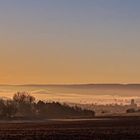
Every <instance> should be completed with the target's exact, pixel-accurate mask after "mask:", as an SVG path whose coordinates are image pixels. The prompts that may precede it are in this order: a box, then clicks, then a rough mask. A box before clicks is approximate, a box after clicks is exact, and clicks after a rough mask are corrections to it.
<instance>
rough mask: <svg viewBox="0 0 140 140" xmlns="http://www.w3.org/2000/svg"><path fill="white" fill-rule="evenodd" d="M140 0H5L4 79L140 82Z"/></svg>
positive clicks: (0, 2)
mask: <svg viewBox="0 0 140 140" xmlns="http://www.w3.org/2000/svg"><path fill="white" fill-rule="evenodd" d="M139 53H140V1H139V0H22V1H21V0H20V1H19V0H12V1H11V0H0V84H75V83H140V78H139V77H140V63H139V60H140V55H139Z"/></svg>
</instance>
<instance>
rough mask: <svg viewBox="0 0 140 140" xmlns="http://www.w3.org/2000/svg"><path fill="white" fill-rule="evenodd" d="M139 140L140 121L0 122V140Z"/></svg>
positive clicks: (113, 119)
mask: <svg viewBox="0 0 140 140" xmlns="http://www.w3.org/2000/svg"><path fill="white" fill-rule="evenodd" d="M73 139H74V140H90V139H91V140H139V139H140V117H113V118H96V119H94V120H75V121H72V120H68V121H66V120H48V121H44V122H43V121H42V122H41V121H34V122H17V121H13V122H10V121H8V122H6V121H5V122H1V123H0V140H73Z"/></svg>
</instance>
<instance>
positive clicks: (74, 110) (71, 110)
mask: <svg viewBox="0 0 140 140" xmlns="http://www.w3.org/2000/svg"><path fill="white" fill-rule="evenodd" d="M94 115H95V112H94V111H90V110H85V109H84V110H83V109H81V108H80V107H77V106H74V107H70V106H68V105H67V104H61V103H59V102H52V103H49V102H44V101H41V100H39V101H36V99H35V97H33V96H31V95H30V94H29V93H28V92H17V93H16V94H14V95H13V98H12V99H0V118H1V119H5V118H9V119H11V118H13V119H14V118H18V117H19V118H30V119H31V118H32V119H34V118H38V119H39V118H74V117H79V118H80V117H94Z"/></svg>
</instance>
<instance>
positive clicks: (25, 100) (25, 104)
mask: <svg viewBox="0 0 140 140" xmlns="http://www.w3.org/2000/svg"><path fill="white" fill-rule="evenodd" d="M13 101H14V102H15V103H16V105H17V108H18V112H19V113H21V115H23V116H32V115H33V114H34V111H35V110H34V102H35V98H34V97H33V96H31V95H30V94H29V93H27V92H17V93H16V94H15V95H14V96H13Z"/></svg>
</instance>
